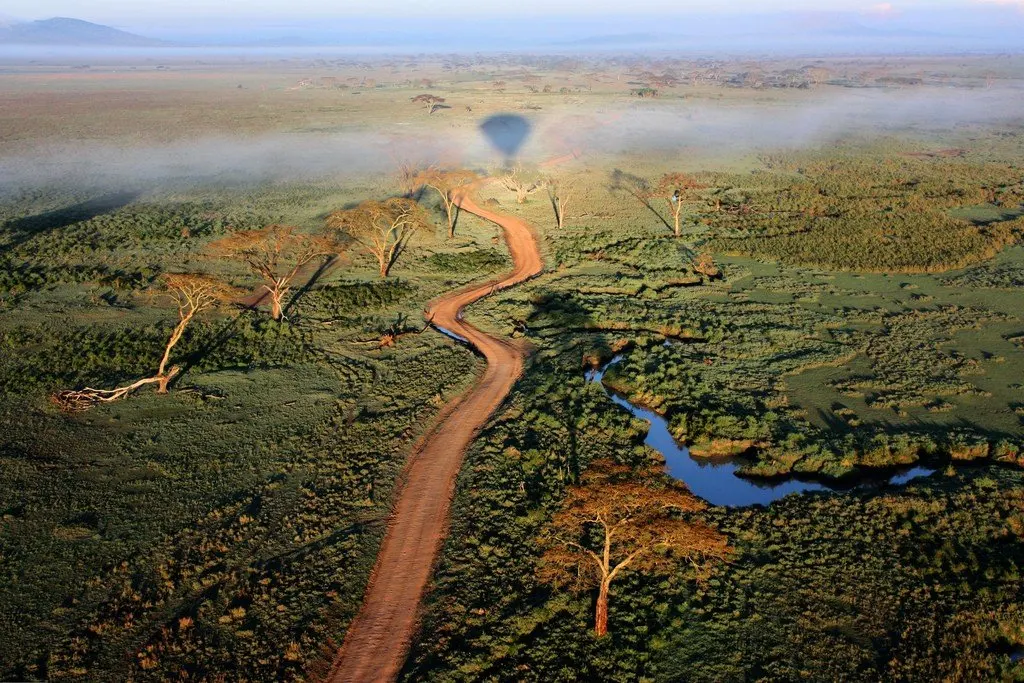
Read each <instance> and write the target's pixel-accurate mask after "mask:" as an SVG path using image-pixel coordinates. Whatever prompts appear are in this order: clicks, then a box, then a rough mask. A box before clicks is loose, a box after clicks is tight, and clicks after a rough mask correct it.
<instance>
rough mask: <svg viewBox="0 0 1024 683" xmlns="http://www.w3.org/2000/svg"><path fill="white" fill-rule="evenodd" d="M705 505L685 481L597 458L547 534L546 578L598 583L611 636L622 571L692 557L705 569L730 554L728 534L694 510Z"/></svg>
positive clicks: (598, 630) (599, 608)
mask: <svg viewBox="0 0 1024 683" xmlns="http://www.w3.org/2000/svg"><path fill="white" fill-rule="evenodd" d="M705 507H706V506H705V504H704V503H703V502H702V501H701V500H699V499H697V498H695V497H694V496H693V495H692V494H690V493H689V491H687V490H686V489H685V487H683V486H682V485H679V484H674V485H673V484H668V485H663V486H656V485H654V484H653V482H646V483H645V482H642V481H640V480H638V479H637V478H636V477H635V474H634V473H632V472H631V471H630V470H629V468H626V467H623V466H621V465H616V464H613V463H610V462H607V461H598V462H595V463H592V464H591V466H590V467H589V468H588V469H587V470H586V471H585V472H584V473H583V476H582V478H581V481H580V484H579V485H577V486H573V487H571V488H569V490H568V492H567V495H566V499H565V503H564V505H563V507H562V509H561V510H560V511H559V512H557V513H555V515H554V517H553V518H552V520H551V522H550V524H549V525H548V527H547V529H545V531H544V532H543V535H542V536H541V547H542V548H543V549H544V555H543V557H542V558H541V562H540V565H539V567H538V578H540V579H541V580H542V581H545V582H550V583H554V584H556V585H568V586H570V587H574V588H576V589H580V590H592V589H594V588H597V602H596V605H595V613H594V633H595V634H596V635H597V636H598V637H601V636H604V635H605V634H606V633H607V632H608V598H609V595H610V591H611V584H612V582H613V581H614V580H615V579H616V578H617V577H618V576H619V575H620V574H621V573H622V572H624V571H627V570H632V571H655V570H662V569H667V568H670V567H672V566H674V565H675V564H677V563H678V562H687V563H689V564H690V565H691V566H692V567H693V568H694V569H695V570H696V571H697V572H698V575H700V574H701V573H703V572H705V571H706V570H707V569H708V568H709V566H710V564H711V563H712V562H715V561H723V560H725V559H726V558H727V557H728V555H729V547H728V545H727V543H726V539H725V537H724V536H722V534H720V533H718V532H717V531H716V530H714V529H712V528H711V527H709V526H708V525H707V524H705V523H704V522H702V521H700V520H698V519H695V518H694V517H693V515H694V513H696V512H699V511H701V510H703V509H704V508H705Z"/></svg>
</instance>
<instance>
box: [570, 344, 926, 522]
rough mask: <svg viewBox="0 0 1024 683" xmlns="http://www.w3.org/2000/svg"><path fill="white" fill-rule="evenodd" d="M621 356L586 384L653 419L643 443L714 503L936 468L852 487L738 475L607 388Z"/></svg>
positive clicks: (767, 498) (760, 501)
mask: <svg viewBox="0 0 1024 683" xmlns="http://www.w3.org/2000/svg"><path fill="white" fill-rule="evenodd" d="M622 358H623V357H622V356H616V357H615V358H613V359H612V360H611V361H609V362H608V363H607V364H606V365H604V366H603V367H601V368H597V369H593V370H590V371H588V372H587V374H586V377H587V381H588V382H593V383H595V384H598V385H600V386H601V388H602V389H604V391H605V393H606V394H608V397H609V398H611V400H612V401H613V402H614V403H615V404H616V405H618V406H621V407H623V408H625V409H626V410H628V411H629V412H630V413H632V414H633V417H636V418H638V419H640V420H644V421H645V422H648V423H650V425H651V428H650V430H649V431H648V432H647V439H646V440H645V441H644V443H645V444H647V445H648V446H649V447H651V448H653V449H654V450H656V451H658V452H659V453H661V454H662V455H663V456H665V463H666V465H667V467H668V472H669V474H670V475H671V476H672V477H674V478H676V479H678V480H680V481H682V482H683V483H685V484H686V485H687V487H689V489H690V491H692V492H693V493H694V494H695V495H697V496H699V497H701V498H703V499H704V500H706V501H707V502H709V503H711V504H712V505H722V506H726V507H744V506H747V505H768V504H769V503H772V502H774V501H777V500H779V499H780V498H784V497H785V496H788V495H790V494H793V493H807V492H811V491H838V490H846V491H849V490H864V489H868V488H880V487H883V486H901V485H903V484H906V483H908V482H910V481H913V480H914V479H918V478H921V477H927V476H931V475H932V474H934V473H935V472H936V470H934V469H930V468H927V467H909V468H906V469H904V470H901V471H899V472H897V473H896V474H894V475H892V476H890V477H888V478H886V479H882V480H875V481H869V482H863V483H860V484H858V485H857V486H854V487H849V486H847V487H839V486H830V485H828V484H823V483H820V482H810V481H800V480H799V479H792V478H788V479H784V480H779V481H767V480H760V481H757V480H752V479H746V478H743V477H740V476H738V474H737V472H738V471H739V464H738V463H737V462H736V460H734V459H716V460H703V459H697V458H694V457H692V456H691V455H690V451H689V450H687V448H686V447H685V446H680V445H679V444H678V443H677V442H676V440H675V439H674V438H672V434H671V433H670V432H669V430H668V422H667V421H666V420H665V418H663V417H662V416H661V415H659V414H658V413H656V412H654V411H653V410H649V409H647V408H643V407H641V406H637V405H634V404H632V403H630V402H629V401H628V400H626V398H625V397H623V396H620V395H618V394H616V393H615V392H611V391H608V389H607V387H605V386H604V381H603V380H604V375H605V373H606V372H607V371H608V368H610V367H611V366H613V365H615V364H616V363H619V362H620V361H621V360H622Z"/></svg>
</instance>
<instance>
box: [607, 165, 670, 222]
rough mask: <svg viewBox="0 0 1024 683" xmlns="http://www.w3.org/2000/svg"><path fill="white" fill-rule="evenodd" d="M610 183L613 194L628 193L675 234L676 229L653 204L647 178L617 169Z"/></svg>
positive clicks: (613, 172)
mask: <svg viewBox="0 0 1024 683" xmlns="http://www.w3.org/2000/svg"><path fill="white" fill-rule="evenodd" d="M610 181H611V182H610V184H609V185H608V189H609V190H611V191H612V192H626V193H628V194H629V195H631V196H632V197H633V198H634V199H636V200H637V201H638V202H640V203H641V204H643V205H644V206H645V207H647V210H648V211H650V212H651V213H653V214H654V215H655V216H657V217H658V220H659V221H661V224H662V225H664V226H665V227H666V228H667V229H668V231H669V232H672V233H675V229H674V228H673V227H672V224H671V223H669V222H668V219H666V218H665V217H664V216H662V215H661V212H660V211H658V210H657V209H656V208H654V206H653V205H652V204H651V200H650V196H651V192H652V189H651V184H650V183H649V182H647V179H646V178H641V177H640V176H638V175H633V174H632V173H626V172H625V171H623V170H621V169H618V168H616V169H614V170H613V171H612V172H611V176H610Z"/></svg>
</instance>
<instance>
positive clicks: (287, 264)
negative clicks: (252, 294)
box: [209, 225, 340, 321]
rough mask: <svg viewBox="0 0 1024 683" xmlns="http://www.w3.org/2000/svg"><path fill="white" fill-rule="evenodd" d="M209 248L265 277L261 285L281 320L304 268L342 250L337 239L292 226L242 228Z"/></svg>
mask: <svg viewBox="0 0 1024 683" xmlns="http://www.w3.org/2000/svg"><path fill="white" fill-rule="evenodd" d="M209 249H210V251H211V252H212V253H213V254H216V255H219V256H221V257H224V258H231V259H237V260H239V261H242V262H243V263H245V265H247V266H248V267H249V270H251V271H252V272H253V273H254V274H256V275H257V276H259V277H260V278H262V280H263V283H262V285H261V287H262V289H263V290H264V291H265V292H266V295H267V296H269V297H270V304H271V316H272V317H273V318H274V320H278V321H280V320H283V319H284V305H283V303H282V302H283V300H284V298H285V297H286V296H287V295H288V292H290V291H291V288H292V283H293V282H294V281H295V278H296V277H297V276H298V275H299V273H300V272H301V271H302V269H303V268H304V267H305V266H306V265H308V264H309V263H311V262H313V261H315V260H317V259H324V258H331V257H333V255H334V254H337V253H338V252H339V251H340V247H339V245H338V243H337V242H335V241H334V240H332V239H330V238H328V237H326V236H323V235H309V234H305V233H300V232H298V231H297V229H296V228H294V227H292V226H290V225H268V226H267V227H265V228H263V229H261V230H243V231H239V232H236V233H234V234H232V235H229V236H227V237H225V238H223V239H220V240H217V241H216V242H213V243H212V244H211V245H210V247H209Z"/></svg>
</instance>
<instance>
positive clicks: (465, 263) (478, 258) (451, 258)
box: [426, 249, 512, 273]
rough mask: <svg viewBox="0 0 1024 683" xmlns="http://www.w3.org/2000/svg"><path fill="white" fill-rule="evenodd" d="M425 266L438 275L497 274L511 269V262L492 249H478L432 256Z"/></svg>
mask: <svg viewBox="0 0 1024 683" xmlns="http://www.w3.org/2000/svg"><path fill="white" fill-rule="evenodd" d="M426 265H427V267H428V269H430V270H436V271H437V272H439V273H476V272H481V271H482V272H492V271H493V272H498V271H502V270H507V269H508V268H510V267H511V265H512V264H511V262H510V261H509V259H508V257H507V256H505V255H504V254H503V253H500V252H498V251H495V250H494V249H478V250H475V251H467V252H459V253H447V252H441V253H437V254H432V255H431V256H430V258H428V259H427V262H426Z"/></svg>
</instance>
